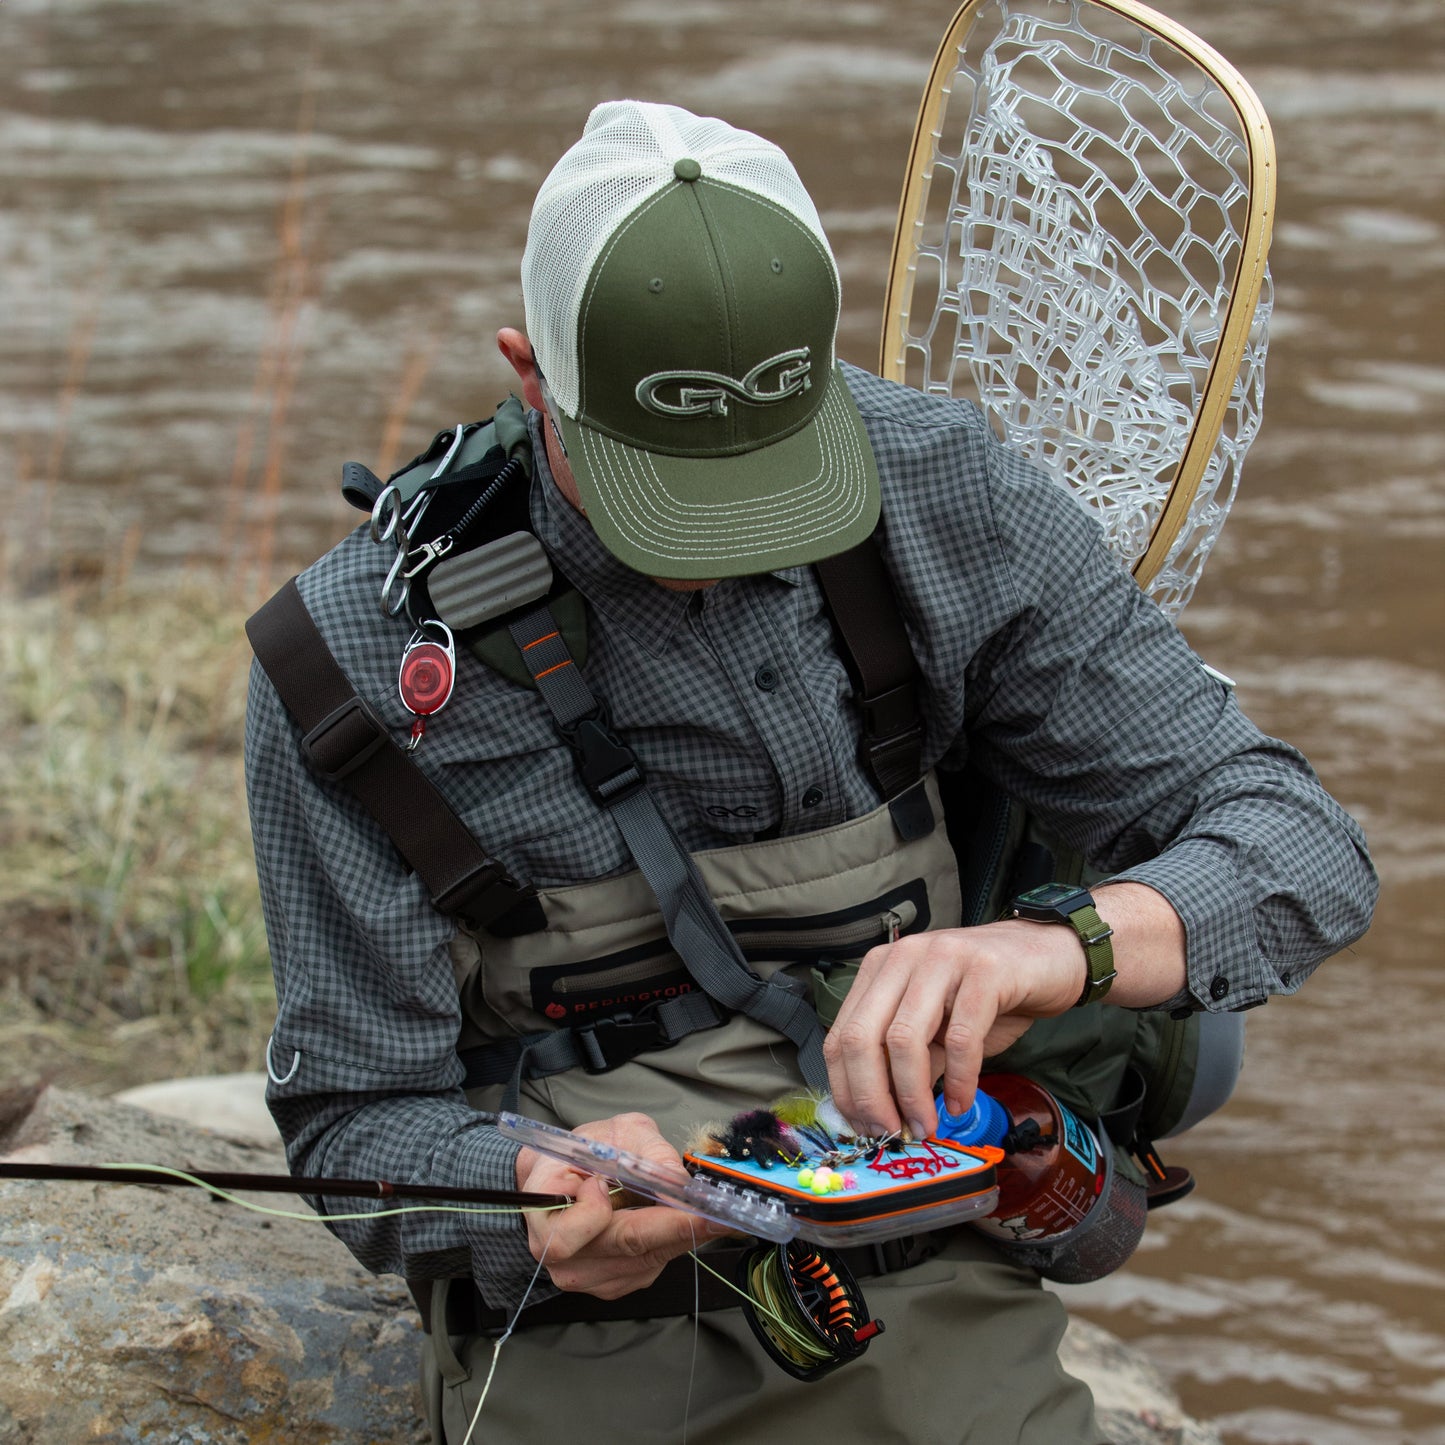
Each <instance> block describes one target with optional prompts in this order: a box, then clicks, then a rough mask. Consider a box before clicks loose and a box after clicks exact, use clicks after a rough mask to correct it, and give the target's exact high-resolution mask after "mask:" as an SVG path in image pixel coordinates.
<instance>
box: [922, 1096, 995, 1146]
mask: <svg viewBox="0 0 1445 1445" xmlns="http://www.w3.org/2000/svg"><path fill="white" fill-rule="evenodd" d="M935 1103H936V1104H937V1106H938V1132H937V1135H936V1136H935V1137H937V1138H939V1139H951V1140H952V1141H953V1142H954V1143H955V1144H973V1145H980V1144H999V1143H1001V1142H1002V1141H1003V1137H1004V1135H1005V1134H1007V1133H1008V1131H1009V1123H1010V1121H1009V1116H1008V1110H1007V1109H1005V1108H1004V1106H1003V1105H1002V1104H1000V1103H999V1101H998V1100H997V1099H995V1098H992V1097H990V1096H989V1095H988V1094H985V1093H984V1091H983V1090H982V1089H979V1090H978V1091H977V1092H976V1093H975V1094H974V1096H973V1104H972V1105H971V1106H970V1107H969V1108H968V1110H967V1111H966V1112H964V1113H962V1114H950V1113H949V1112H948V1110H947V1109H945V1108H944V1107H943V1098H942V1096H940V1097H939V1098H938V1099H937V1100H935Z"/></svg>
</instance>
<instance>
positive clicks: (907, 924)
mask: <svg viewBox="0 0 1445 1445" xmlns="http://www.w3.org/2000/svg"><path fill="white" fill-rule="evenodd" d="M917 919H918V907H917V905H916V904H915V903H914V902H913V901H912V900H911V899H908V898H904V899H900V900H899V903H898V906H897V908H889V909H885V910H884V911H883V912H882V913H875V914H873V915H872V916H871V917H868V918H859V919H856V920H854V921H853V922H852V923H836V924H833V925H832V926H830V927H827V928H795V929H779V930H778V931H776V932H774V933H741V934H739V935H738V943H739V944H741V945H742V950H743V952H744V953H765V952H767V951H768V950H769V949H774V948H787V949H794V948H816V949H817V950H818V951H819V952H820V953H834V952H836V951H837V950H839V949H844V948H846V949H856V948H863V949H867V948H871V947H873V945H874V944H878V943H887V942H888V941H889V940H890V939H893V938H897V937H898V935H899V934H900V933H905V932H907V930H908V929H910V928H911V927H912V926H913V924H914V923H915V922H916V921H917Z"/></svg>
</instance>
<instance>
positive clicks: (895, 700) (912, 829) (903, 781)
mask: <svg viewBox="0 0 1445 1445" xmlns="http://www.w3.org/2000/svg"><path fill="white" fill-rule="evenodd" d="M813 566H814V568H815V570H816V571H817V574H818V581H819V582H820V583H821V584H822V588H823V597H824V600H825V601H826V602H827V604H828V612H829V615H830V616H831V617H832V619H833V630H834V633H835V634H836V636H837V639H838V644H839V651H840V652H841V653H842V655H843V661H844V663H845V664H846V665H847V668H848V673H849V675H850V676H851V677H852V679H853V686H854V688H855V690H856V691H857V694H858V703H859V706H860V707H861V708H862V712H863V745H862V761H863V766H864V767H865V768H866V769H867V771H868V775H869V776H870V777H871V778H872V779H873V782H874V784H875V785H876V786H877V788H878V791H879V792H880V793H881V794H882V795H883V797H884V798H886V799H887V800H888V801H889V803H890V804H891V805H893V815H894V821H895V823H897V825H898V828H899V831H900V833H902V835H903V836H904V837H905V838H911V837H915V836H917V834H918V830H919V829H921V831H922V832H923V833H927V832H928V831H929V829H930V828H931V827H932V814H931V813H929V812H928V809H927V807H926V806H924V807H923V808H922V810H921V812H920V811H919V809H918V807H917V806H916V805H914V804H913V803H912V801H911V800H913V799H918V800H919V801H920V802H921V801H922V795H921V793H919V792H917V791H916V790H915V789H914V785H915V784H916V783H917V782H918V780H919V779H920V777H921V776H922V774H923V724H922V722H921V720H920V717H919V703H918V663H917V661H916V660H915V658H914V656H913V649H912V647H911V646H910V645H909V642H908V632H907V630H906V629H905V628H904V626H903V614H902V613H901V612H900V611H899V610H898V599H897V597H896V596H895V594H894V591H893V584H892V583H891V582H890V581H889V580H888V573H887V570H886V569H885V568H884V566H883V557H882V554H881V553H880V552H879V550H878V542H877V537H876V534H875V535H874V536H870V537H868V538H866V539H865V540H864V541H862V542H860V543H859V544H858V545H857V546H856V547H851V548H849V550H848V551H846V552H839V553H838V554H837V555H836V556H833V557H827V558H825V559H824V560H823V561H821V562H815V563H814V564H813ZM905 799H908V800H909V802H908V803H906V804H905V802H904V800H905ZM900 805H903V806H900ZM924 815H927V826H924V825H923V816H924Z"/></svg>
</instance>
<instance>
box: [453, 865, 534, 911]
mask: <svg viewBox="0 0 1445 1445" xmlns="http://www.w3.org/2000/svg"><path fill="white" fill-rule="evenodd" d="M535 895H536V889H534V888H532V887H531V886H530V885H528V884H526V883H519V882H518V881H517V880H516V879H515V878H513V877H512V876H511V874H510V873H508V872H507V870H506V869H505V868H503V867H502V865H501V864H500V863H499V862H497V861H496V859H494V858H489V859H487V860H486V861H485V862H484V863H482V864H481V865H480V866H479V867H477V868H475V869H473V870H472V872H470V873H468V874H467V876H466V877H465V878H462V879H459V880H458V881H457V882H456V883H453V884H452V886H451V887H450V888H448V889H447V890H446V892H445V893H441V894H438V895H437V897H435V898H434V899H432V902H433V903H434V904H435V905H436V907H437V909H438V911H439V912H441V913H444V914H445V915H446V916H447V917H448V918H459V919H460V920H461V921H462V922H463V923H466V924H470V925H471V926H472V927H474V928H486V927H487V926H488V925H489V924H491V923H493V922H495V921H496V920H497V919H498V918H500V917H501V916H502V915H503V914H504V913H506V912H507V911H508V910H509V909H511V908H514V907H516V905H517V904H518V903H520V902H522V901H523V900H525V899H527V898H529V897H534V896H535Z"/></svg>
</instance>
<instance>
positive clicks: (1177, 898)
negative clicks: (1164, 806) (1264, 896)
mask: <svg viewBox="0 0 1445 1445" xmlns="http://www.w3.org/2000/svg"><path fill="white" fill-rule="evenodd" d="M1109 881H1110V882H1111V883H1124V882H1129V883H1143V884H1146V885H1147V886H1148V887H1150V888H1152V889H1154V891H1155V892H1156V893H1160V894H1162V895H1163V896H1164V897H1165V898H1166V899H1167V900H1168V901H1169V903H1170V904H1171V905H1172V906H1173V908H1174V911H1175V912H1176V913H1177V914H1178V915H1179V917H1180V919H1181V920H1182V921H1183V923H1184V935H1185V958H1186V988H1185V990H1184V991H1183V992H1181V993H1179V994H1176V995H1175V996H1174V997H1173V998H1171V999H1165V1000H1164V1001H1163V1002H1162V1003H1158V1004H1155V1005H1154V1006H1153V1007H1154V1008H1155V1009H1156V1010H1168V1011H1170V1012H1174V1011H1177V1010H1178V1009H1180V1008H1189V1009H1191V1010H1195V1011H1197V1010H1201V1009H1202V1010H1207V1011H1208V1012H1210V1013H1237V1012H1240V1011H1242V1010H1244V1009H1250V1008H1256V1007H1258V1006H1259V1005H1260V1004H1262V1003H1264V1002H1265V1000H1266V999H1268V997H1269V996H1270V994H1272V993H1279V992H1281V991H1282V989H1283V985H1282V984H1281V981H1280V979H1279V977H1278V975H1277V974H1276V973H1275V970H1274V968H1273V966H1272V965H1271V964H1270V962H1269V959H1268V958H1267V957H1266V956H1265V954H1264V951H1263V950H1262V949H1261V948H1260V944H1259V934H1258V930H1257V928H1256V926H1255V918H1254V908H1253V903H1252V900H1251V899H1250V897H1249V896H1248V894H1247V893H1246V892H1245V890H1244V889H1243V888H1242V887H1241V886H1240V884H1239V881H1238V879H1237V878H1236V877H1235V875H1234V872H1233V870H1232V869H1231V868H1230V867H1229V865H1228V863H1227V861H1225V860H1224V859H1222V858H1221V856H1220V850H1219V848H1218V847H1217V845H1215V844H1213V843H1210V842H1209V841H1208V840H1205V839H1192V840H1188V841H1185V842H1182V843H1179V844H1176V845H1175V846H1174V847H1172V848H1170V849H1169V850H1168V852H1166V853H1163V854H1161V855H1160V856H1159V857H1157V858H1151V859H1150V860H1149V861H1148V862H1146V863H1141V864H1139V865H1138V866H1137V867H1134V868H1130V869H1127V870H1126V871H1124V872H1122V873H1119V874H1117V875H1115V876H1114V877H1112V878H1110V880H1109Z"/></svg>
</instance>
